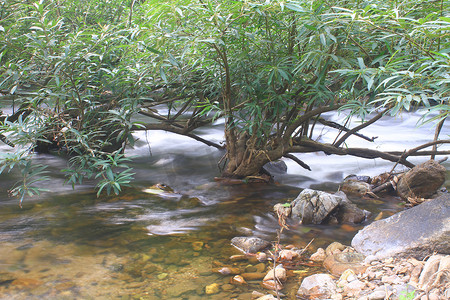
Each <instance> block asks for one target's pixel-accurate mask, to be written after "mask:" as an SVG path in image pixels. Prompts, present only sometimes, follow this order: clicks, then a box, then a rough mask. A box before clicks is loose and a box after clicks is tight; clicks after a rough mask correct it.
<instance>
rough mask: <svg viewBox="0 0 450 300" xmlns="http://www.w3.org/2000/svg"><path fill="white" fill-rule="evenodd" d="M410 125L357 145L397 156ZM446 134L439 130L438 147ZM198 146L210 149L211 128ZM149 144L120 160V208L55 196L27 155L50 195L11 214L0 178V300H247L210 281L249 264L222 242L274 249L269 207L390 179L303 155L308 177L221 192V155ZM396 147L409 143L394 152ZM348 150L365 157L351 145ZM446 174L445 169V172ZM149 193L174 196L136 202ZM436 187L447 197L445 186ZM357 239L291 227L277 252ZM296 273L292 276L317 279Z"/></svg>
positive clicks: (420, 137) (240, 291) (291, 289)
mask: <svg viewBox="0 0 450 300" xmlns="http://www.w3.org/2000/svg"><path fill="white" fill-rule="evenodd" d="M328 117H329V118H331V119H332V120H334V121H337V118H339V116H334V115H330V116H328ZM417 118H418V115H412V116H411V118H409V119H395V120H393V119H386V120H382V122H380V123H379V125H377V126H378V127H374V128H373V129H371V130H373V131H369V132H364V134H366V135H368V136H380V138H379V139H377V141H376V147H378V148H379V149H387V148H389V147H392V148H389V149H393V150H401V151H402V150H404V148H411V147H414V146H417V145H419V144H422V143H424V142H425V141H429V140H430V139H431V138H432V136H433V132H432V131H431V129H430V128H429V127H424V128H420V129H419V130H418V131H411V128H410V126H411V125H414V123H415V121H417ZM392 126H396V127H395V128H396V130H395V132H393V131H392ZM329 131H331V130H328V129H326V128H323V129H320V130H319V131H318V132H320V133H321V136H320V137H319V136H318V137H317V138H321V139H322V140H325V141H328V140H329V139H331V140H332V139H334V135H333V134H334V133H333V134H332V133H330V132H329ZM449 131H450V129H449V128H444V132H443V133H442V135H443V136H444V135H448V134H449V133H450V132H449ZM207 134H208V135H210V137H212V138H214V139H215V141H217V142H219V141H220V140H221V137H222V133H221V130H220V124H218V125H217V128H216V127H214V128H212V129H211V131H209V132H208V133H207ZM148 135H149V136H148V138H149V141H150V143H147V139H146V137H145V135H144V134H143V133H141V135H137V138H138V139H139V141H138V144H137V146H136V148H135V149H130V150H129V151H128V154H129V155H133V156H135V159H134V166H135V170H136V182H135V185H134V187H133V188H128V189H125V191H124V192H123V193H122V194H121V195H119V196H109V197H106V196H104V197H100V198H97V197H96V195H95V191H94V190H93V188H92V184H90V183H89V182H87V183H86V184H85V185H83V186H80V187H77V189H76V190H75V191H72V189H71V187H69V186H64V185H62V182H63V180H64V178H63V174H61V173H60V172H59V169H60V168H62V167H64V166H65V160H64V159H62V158H57V157H52V156H49V155H37V156H36V159H37V160H42V161H45V162H46V163H48V164H50V170H52V173H53V174H52V175H51V176H52V181H51V182H47V183H46V184H47V186H45V187H46V188H49V189H51V190H52V192H51V193H46V194H43V195H42V196H40V197H38V198H35V199H27V200H25V202H24V206H23V208H22V209H20V208H19V207H18V203H17V200H15V199H11V198H9V197H8V196H7V187H10V186H11V184H12V183H13V182H14V181H15V180H16V179H17V178H18V177H17V175H16V174H14V173H11V174H7V175H2V176H1V180H0V242H1V244H0V298H1V299H37V298H45V299H231V298H238V299H249V298H250V296H249V293H251V291H253V290H258V291H261V292H264V290H263V288H262V287H261V286H260V285H259V282H258V281H254V282H250V283H249V285H248V286H235V285H230V284H229V280H230V278H229V277H227V276H222V275H219V274H217V273H215V272H213V271H212V270H213V268H215V267H218V266H221V265H223V264H235V266H236V267H239V268H241V269H242V270H245V269H246V268H250V267H252V266H253V265H256V264H257V262H254V261H244V262H230V261H229V260H228V258H229V257H230V256H231V255H233V254H237V253H238V252H237V250H236V249H235V248H234V247H232V246H231V245H230V239H231V238H232V237H234V236H238V235H245V234H252V235H255V236H258V237H261V238H264V239H267V240H270V241H274V240H275V239H276V237H275V234H276V233H275V232H276V229H278V222H277V220H276V218H275V216H274V214H273V213H272V206H273V205H274V204H276V203H279V202H287V201H290V200H292V199H293V198H295V197H296V196H297V194H298V193H299V192H300V191H301V189H303V188H307V187H312V188H315V189H320V190H325V191H330V192H335V191H336V190H337V189H338V187H339V184H340V183H341V181H342V179H343V178H344V177H346V176H347V175H349V174H354V173H356V174H359V175H377V174H379V173H382V172H385V171H389V170H390V169H391V168H392V164H391V163H388V162H384V161H380V160H364V159H356V158H351V157H336V156H325V155H323V154H308V155H302V160H304V161H305V162H306V163H307V164H309V165H310V166H311V167H312V169H313V171H312V172H309V171H306V170H304V169H301V168H300V167H299V166H297V165H295V164H294V163H293V162H291V161H286V163H287V165H288V173H287V174H284V175H283V174H277V175H276V180H277V182H278V184H275V185H271V186H265V185H251V186H222V185H220V184H217V183H215V182H214V181H213V180H212V178H214V177H215V176H218V175H219V172H218V169H217V161H218V160H219V159H220V157H221V155H223V153H219V151H216V150H214V149H211V148H209V147H207V146H204V145H202V144H199V143H197V142H194V141H192V140H189V139H187V138H183V137H178V136H175V135H172V134H168V133H164V132H152V133H149V134H148ZM399 135H402V136H399ZM405 136H410V137H411V138H410V139H408V138H407V139H406V140H407V142H406V143H404V144H399V141H400V140H401V139H402V140H405V138H404V137H405ZM349 143H352V145H351V146H353V147H361V146H365V145H363V144H364V143H365V142H364V141H362V142H361V141H359V140H350V141H349ZM0 151H8V148H7V146H3V145H0ZM149 153H151V155H149ZM415 160H418V159H415ZM446 167H447V169H450V164H449V163H447V164H446ZM448 178H449V179H450V176H448ZM158 182H163V183H165V184H167V185H169V186H171V187H172V188H173V189H174V191H175V193H174V194H161V195H151V194H147V193H144V192H142V190H143V189H145V188H148V187H150V186H151V185H153V184H155V183H158ZM446 186H447V188H450V184H449V181H447V183H446ZM352 200H353V201H354V202H355V203H356V204H357V205H358V206H360V207H361V208H365V209H367V210H369V211H371V212H372V219H373V218H374V217H375V216H376V215H377V214H378V213H379V212H383V214H384V216H385V217H387V216H389V215H391V214H393V213H394V212H396V211H398V210H401V209H403V207H402V205H401V203H400V202H399V201H398V200H397V199H395V198H393V197H390V198H384V199H371V198H366V197H364V198H354V199H352ZM361 227H362V226H360V227H358V226H339V225H335V226H300V225H298V224H291V230H289V231H284V233H283V236H282V242H283V243H286V244H288V243H289V244H294V245H296V246H298V247H304V246H305V245H306V244H308V242H309V241H311V240H312V239H313V238H314V239H315V240H314V243H313V244H312V246H311V248H310V251H313V250H314V249H315V248H318V247H323V246H326V245H327V244H329V243H330V242H332V241H336V240H337V241H340V242H343V243H345V244H349V243H350V240H351V238H352V237H353V235H354V234H355V232H356V230H358V229H359V228H361ZM266 268H267V266H266ZM303 268H304V271H305V273H302V275H301V276H306V275H307V274H308V273H311V272H316V271H317V269H316V268H313V267H303ZM299 276H300V275H299ZM212 283H217V284H219V285H220V292H219V293H218V294H216V295H214V296H210V295H206V294H205V287H206V286H207V285H210V284H212ZM297 289H298V276H297V277H296V278H293V279H292V280H291V281H290V282H289V283H288V284H287V286H286V288H285V290H284V292H285V293H286V294H287V298H288V299H295V295H294V294H295V292H296V290H297Z"/></svg>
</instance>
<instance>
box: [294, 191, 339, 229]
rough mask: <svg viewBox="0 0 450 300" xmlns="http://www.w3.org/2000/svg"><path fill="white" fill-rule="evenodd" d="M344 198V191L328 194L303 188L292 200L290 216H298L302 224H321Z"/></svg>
mask: <svg viewBox="0 0 450 300" xmlns="http://www.w3.org/2000/svg"><path fill="white" fill-rule="evenodd" d="M344 198H346V197H345V194H344V193H336V194H334V195H333V194H330V193H326V192H322V191H316V190H311V189H304V190H303V191H302V192H301V193H300V194H299V195H298V197H297V198H296V199H295V200H294V201H292V204H291V207H292V216H293V217H299V218H300V219H301V222H302V224H311V223H312V224H321V223H322V222H323V221H324V220H325V219H326V218H327V217H328V216H329V215H330V214H331V213H332V212H333V211H334V210H335V208H336V207H337V206H338V205H339V204H340V203H341V202H342V201H343V199H344Z"/></svg>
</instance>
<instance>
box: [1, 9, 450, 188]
mask: <svg viewBox="0 0 450 300" xmlns="http://www.w3.org/2000/svg"><path fill="white" fill-rule="evenodd" d="M448 7H450V6H449V5H448V1H445V0H440V1H431V2H427V3H420V4H419V3H417V1H412V0H406V1H402V2H398V1H379V0H368V1H359V0H353V1H343V0H342V1H334V2H333V3H330V2H328V1H307V0H296V1H281V0H265V1H258V0H252V1H231V0H224V1H217V0H202V1H200V0H196V1H187V0H177V1H163V0H147V1H135V0H128V1H119V0H97V1H87V0H75V1H69V0H59V1H53V0H40V1H37V0H36V1H32V0H28V1H16V0H12V1H1V0H0V62H1V64H0V92H1V93H3V94H9V97H12V98H13V100H14V103H19V106H20V108H19V110H18V111H16V112H15V113H14V114H12V115H10V116H8V118H5V117H3V118H2V119H0V122H1V128H0V133H1V135H2V140H8V141H9V142H10V143H12V144H16V145H18V146H20V147H18V149H20V150H19V151H18V152H17V153H16V154H15V158H14V159H11V158H3V159H2V160H1V165H2V166H3V168H2V169H1V170H2V171H3V170H6V169H5V168H6V167H7V166H9V167H10V168H11V167H13V166H18V164H14V163H12V162H13V161H21V159H25V160H27V159H29V158H30V157H31V155H32V153H33V151H35V150H37V151H41V152H42V151H44V152H45V151H47V152H48V151H53V152H55V151H56V152H59V153H65V154H67V155H68V156H69V160H68V168H67V169H66V170H64V171H65V172H66V174H67V181H68V182H69V183H71V184H76V183H80V182H82V180H83V179H84V178H97V179H98V186H97V187H98V190H99V193H101V192H102V191H104V190H106V191H107V192H108V193H109V192H115V193H118V192H120V190H121V186H123V185H127V184H129V183H130V182H131V180H132V171H131V169H130V168H129V167H128V165H127V162H128V158H127V157H125V156H124V149H125V147H126V146H127V145H133V143H134V138H133V135H132V132H133V131H136V130H161V129H162V130H168V131H171V132H175V133H178V134H183V135H187V136H189V137H192V138H194V139H197V140H199V141H201V142H204V143H206V144H208V145H211V146H215V147H217V148H223V147H222V146H220V145H217V144H215V143H212V142H210V141H206V140H204V139H202V138H201V137H199V136H197V135H196V134H195V130H196V129H197V128H199V127H202V126H205V125H208V124H211V123H212V122H214V121H215V120H217V119H218V118H225V120H226V123H225V124H226V125H225V139H226V156H225V159H224V161H226V164H225V166H224V170H223V173H224V175H226V176H232V177H238V178H243V177H246V176H249V175H253V176H255V175H259V172H260V171H261V168H262V166H263V165H264V164H265V163H266V162H268V161H271V160H275V159H278V158H280V157H282V156H286V155H290V153H299V152H300V153H301V152H312V151H324V152H326V153H329V154H341V155H343V154H350V155H356V156H361V157H367V158H373V157H383V158H385V159H389V160H391V161H400V162H401V163H404V164H406V165H408V162H407V161H406V160H405V158H403V157H398V156H395V155H392V154H386V155H385V154H382V153H379V152H373V151H372V152H370V153H366V152H361V151H359V150H358V149H351V148H348V147H342V146H341V145H345V141H346V139H347V138H348V137H349V136H350V135H352V134H355V133H356V131H358V130H359V129H361V128H363V127H364V126H368V125H369V124H370V123H372V122H375V121H376V120H377V119H378V118H380V117H381V116H382V115H383V114H384V113H390V114H391V115H397V114H398V113H400V112H401V111H404V110H406V111H408V110H411V109H414V108H416V107H418V106H424V107H426V108H428V109H429V114H427V115H426V116H425V118H424V121H441V122H443V121H444V120H445V118H446V117H447V116H448V115H449V111H450V109H449V107H450V106H449V105H450V104H449V102H450V100H449V89H450V88H449V86H450V85H449V80H450V77H449V75H448V74H449V73H450V72H449V62H450V56H449V52H450V45H449V28H450V16H449V11H448ZM162 107H165V108H166V109H164V110H163V111H165V113H161V112H160V111H162V110H161V108H162ZM336 109H340V110H341V111H342V112H345V113H349V114H348V115H349V118H351V117H353V116H355V117H359V118H361V119H362V120H363V124H362V125H361V126H362V127H359V128H355V129H354V130H353V131H352V130H350V129H348V128H345V126H344V125H345V124H344V125H341V124H330V123H326V120H324V119H323V118H322V117H321V114H322V113H324V112H327V111H333V110H336ZM137 113H139V114H141V115H143V116H146V117H148V118H150V119H152V120H151V121H149V122H148V123H142V124H139V123H136V122H133V121H132V116H134V115H136V114H137ZM374 114H375V116H374ZM368 118H369V119H370V120H369V121H367V119H368ZM155 121H156V122H155ZM317 122H322V123H323V124H325V125H326V126H333V127H334V128H337V134H336V139H335V142H334V143H333V144H332V145H325V144H322V143H320V141H318V140H313V139H312V138H313V133H314V128H315V124H316V123H317ZM344 132H346V133H344ZM363 138H366V137H363ZM366 139H367V138H366ZM372 140H373V139H372ZM290 157H291V158H292V156H290ZM298 162H299V163H300V164H302V165H303V166H305V167H307V166H306V165H305V164H304V163H303V162H301V161H298ZM20 166H21V167H22V168H26V166H27V163H25V162H24V163H23V164H20ZM29 168H31V167H29ZM36 170H39V172H41V171H43V169H39V167H36ZM22 186H25V184H22ZM23 190H24V191H25V190H26V189H23ZM36 191H37V190H36ZM32 193H34V190H33V192H32ZM20 195H24V193H21V194H20Z"/></svg>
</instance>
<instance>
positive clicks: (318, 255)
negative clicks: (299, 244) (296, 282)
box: [309, 248, 327, 262]
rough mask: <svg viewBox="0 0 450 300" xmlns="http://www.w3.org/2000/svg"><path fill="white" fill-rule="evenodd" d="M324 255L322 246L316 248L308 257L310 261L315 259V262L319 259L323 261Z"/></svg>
mask: <svg viewBox="0 0 450 300" xmlns="http://www.w3.org/2000/svg"><path fill="white" fill-rule="evenodd" d="M326 257H327V255H326V254H325V250H323V249H322V248H319V249H317V251H316V253H314V254H313V255H311V257H310V258H309V259H310V260H312V261H315V262H320V261H324V260H325V258H326Z"/></svg>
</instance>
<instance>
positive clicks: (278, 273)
mask: <svg viewBox="0 0 450 300" xmlns="http://www.w3.org/2000/svg"><path fill="white" fill-rule="evenodd" d="M275 277H276V278H277V279H278V280H279V281H286V278H287V277H286V269H285V268H283V267H276V268H275V269H272V270H270V271H269V272H268V273H267V275H266V276H265V277H264V279H263V280H264V281H267V280H274V279H275Z"/></svg>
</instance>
